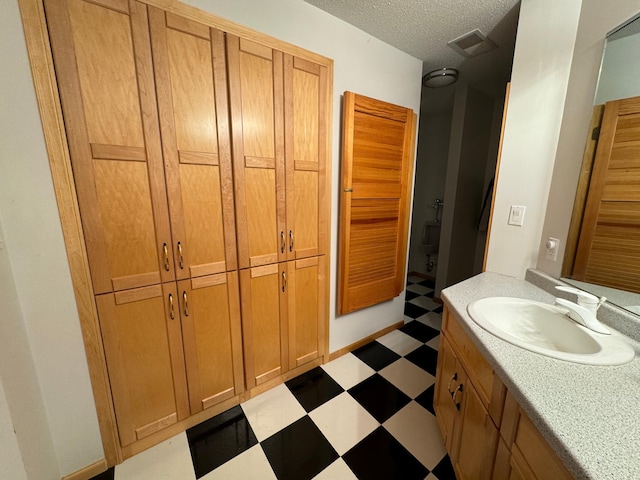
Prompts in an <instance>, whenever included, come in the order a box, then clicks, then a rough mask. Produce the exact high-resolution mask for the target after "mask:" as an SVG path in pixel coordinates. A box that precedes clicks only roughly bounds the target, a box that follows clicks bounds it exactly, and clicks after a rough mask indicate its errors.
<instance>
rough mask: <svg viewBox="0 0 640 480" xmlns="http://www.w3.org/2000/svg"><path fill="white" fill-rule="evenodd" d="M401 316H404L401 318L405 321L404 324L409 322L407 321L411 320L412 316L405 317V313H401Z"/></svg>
mask: <svg viewBox="0 0 640 480" xmlns="http://www.w3.org/2000/svg"><path fill="white" fill-rule="evenodd" d="M403 317H404V318H403V320H404V323H405V324H406V323H409V322H413V318H411V317H407V316H406V315H403Z"/></svg>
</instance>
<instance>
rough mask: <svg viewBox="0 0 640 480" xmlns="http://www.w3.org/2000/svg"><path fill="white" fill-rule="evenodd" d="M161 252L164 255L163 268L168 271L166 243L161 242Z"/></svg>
mask: <svg viewBox="0 0 640 480" xmlns="http://www.w3.org/2000/svg"><path fill="white" fill-rule="evenodd" d="M162 253H163V255H164V269H165V270H166V271H167V272H168V271H169V249H168V248H167V244H166V243H163V244H162Z"/></svg>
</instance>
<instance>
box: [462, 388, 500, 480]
mask: <svg viewBox="0 0 640 480" xmlns="http://www.w3.org/2000/svg"><path fill="white" fill-rule="evenodd" d="M464 395H465V401H464V413H463V416H462V432H461V435H460V446H459V451H458V455H457V458H456V459H455V460H454V465H455V467H456V469H455V470H456V472H457V473H458V475H459V477H460V479H461V480H490V479H491V477H492V472H493V462H494V459H495V453H496V448H497V445H498V429H497V428H496V427H495V425H494V424H493V422H492V421H491V417H490V416H489V413H488V412H487V410H486V409H485V408H484V405H483V404H482V401H481V400H480V397H479V396H478V394H477V393H476V391H475V389H474V388H473V385H472V384H471V382H469V381H467V382H465V384H464Z"/></svg>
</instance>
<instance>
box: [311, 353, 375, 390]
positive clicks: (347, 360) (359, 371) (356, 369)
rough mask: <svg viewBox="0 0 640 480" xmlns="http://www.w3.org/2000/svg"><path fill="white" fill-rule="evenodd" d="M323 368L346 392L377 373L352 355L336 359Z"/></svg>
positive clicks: (348, 354)
mask: <svg viewBox="0 0 640 480" xmlns="http://www.w3.org/2000/svg"><path fill="white" fill-rule="evenodd" d="M322 368H323V369H324V371H325V372H327V373H328V374H329V375H331V378H333V379H334V380H335V381H336V382H338V384H339V385H340V386H341V387H342V388H344V389H345V390H348V389H350V388H351V387H354V386H356V385H357V384H359V383H360V382H362V381H363V380H366V379H367V378H369V377H370V376H371V375H373V374H374V373H376V372H375V370H374V369H373V368H371V367H370V366H369V365H367V364H366V363H364V362H363V361H362V360H360V359H359V358H358V357H356V356H355V355H353V354H352V353H347V354H346V355H343V356H341V357H339V358H336V359H335V360H333V361H331V362H329V363H326V364H324V365H322Z"/></svg>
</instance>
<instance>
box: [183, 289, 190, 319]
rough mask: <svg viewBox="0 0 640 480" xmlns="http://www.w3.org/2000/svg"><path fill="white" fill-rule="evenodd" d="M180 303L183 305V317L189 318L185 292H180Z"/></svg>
mask: <svg viewBox="0 0 640 480" xmlns="http://www.w3.org/2000/svg"><path fill="white" fill-rule="evenodd" d="M182 303H183V304H184V316H185V317H188V316H189V302H188V301H187V292H182Z"/></svg>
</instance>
